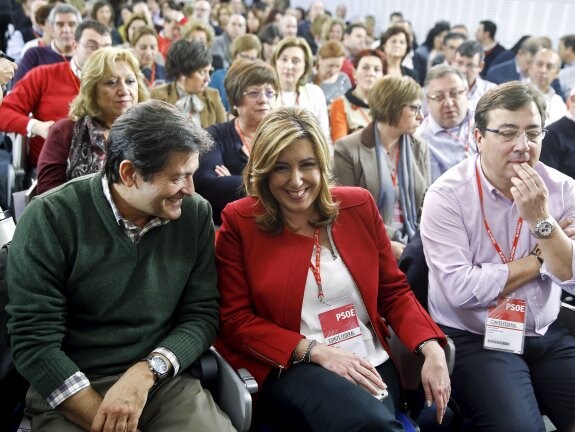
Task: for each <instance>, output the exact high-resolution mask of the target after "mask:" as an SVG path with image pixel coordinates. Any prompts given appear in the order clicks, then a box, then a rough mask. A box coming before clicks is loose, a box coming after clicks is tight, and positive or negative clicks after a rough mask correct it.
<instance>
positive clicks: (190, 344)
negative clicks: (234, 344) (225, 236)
mask: <svg viewBox="0 0 575 432" xmlns="http://www.w3.org/2000/svg"><path fill="white" fill-rule="evenodd" d="M194 199H195V200H196V201H197V202H198V205H197V207H196V214H195V217H194V220H193V226H194V227H195V230H194V233H195V236H194V240H195V242H196V243H197V250H196V259H195V260H194V262H193V264H192V271H191V272H190V275H189V277H188V281H187V284H186V288H185V290H184V292H183V293H182V296H181V298H180V301H179V306H178V309H177V310H176V311H175V313H174V316H175V317H177V318H176V322H175V326H174V328H173V329H172V330H171V331H170V333H169V334H168V335H167V336H166V337H165V338H164V340H162V341H160V342H159V343H158V344H157V345H158V346H161V347H164V348H167V349H168V350H170V351H172V353H174V355H175V356H176V357H177V359H178V361H179V362H180V367H181V369H180V370H185V369H187V368H188V367H189V366H190V365H191V364H192V363H193V362H194V361H196V360H197V359H198V358H199V357H200V356H201V355H202V354H203V353H205V352H206V351H207V350H208V349H209V348H210V346H211V345H212V344H213V343H214V341H215V338H216V333H217V331H218V315H219V313H218V309H219V308H218V300H219V294H218V288H217V274H216V264H215V260H214V243H215V230H214V225H213V224H212V212H211V208H210V206H209V204H208V203H207V202H206V201H205V200H203V199H201V198H200V197H197V196H196V197H195V198H194Z"/></svg>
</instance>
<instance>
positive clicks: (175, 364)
mask: <svg viewBox="0 0 575 432" xmlns="http://www.w3.org/2000/svg"><path fill="white" fill-rule="evenodd" d="M152 352H155V353H158V354H162V355H163V356H164V357H166V358H167V359H168V360H169V361H170V363H172V367H173V368H174V375H173V376H176V375H177V374H178V371H179V370H180V362H179V361H178V358H177V357H176V355H175V354H174V353H173V352H172V351H170V350H169V349H167V348H164V347H158V348H156V349H155V350H154V351H152Z"/></svg>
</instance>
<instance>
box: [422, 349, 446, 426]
mask: <svg viewBox="0 0 575 432" xmlns="http://www.w3.org/2000/svg"><path fill="white" fill-rule="evenodd" d="M422 354H423V355H424V356H425V362H424V363H423V367H422V368H421V383H422V384H423V390H424V392H425V400H426V402H427V404H428V405H431V402H432V401H435V406H436V408H437V423H440V424H441V422H442V421H443V416H444V415H445V410H446V409H447V403H448V402H449V397H450V396H451V380H450V378H449V372H448V370H447V362H446V360H445V352H444V351H443V348H441V345H439V343H437V342H436V341H430V342H428V343H426V344H425V346H424V347H423V350H422Z"/></svg>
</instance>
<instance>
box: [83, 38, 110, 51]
mask: <svg viewBox="0 0 575 432" xmlns="http://www.w3.org/2000/svg"><path fill="white" fill-rule="evenodd" d="M78 43H79V44H80V45H82V46H83V47H84V48H86V49H87V50H88V51H97V50H99V49H100V48H106V47H109V46H111V45H110V44H102V45H100V44H99V43H98V42H94V41H93V40H89V41H87V42H78Z"/></svg>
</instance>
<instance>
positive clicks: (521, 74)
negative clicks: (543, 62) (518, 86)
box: [515, 59, 529, 82]
mask: <svg viewBox="0 0 575 432" xmlns="http://www.w3.org/2000/svg"><path fill="white" fill-rule="evenodd" d="M515 72H517V75H519V81H522V82H523V81H528V80H529V77H528V76H527V75H524V74H523V72H521V69H520V68H519V63H518V62H517V59H515Z"/></svg>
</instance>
